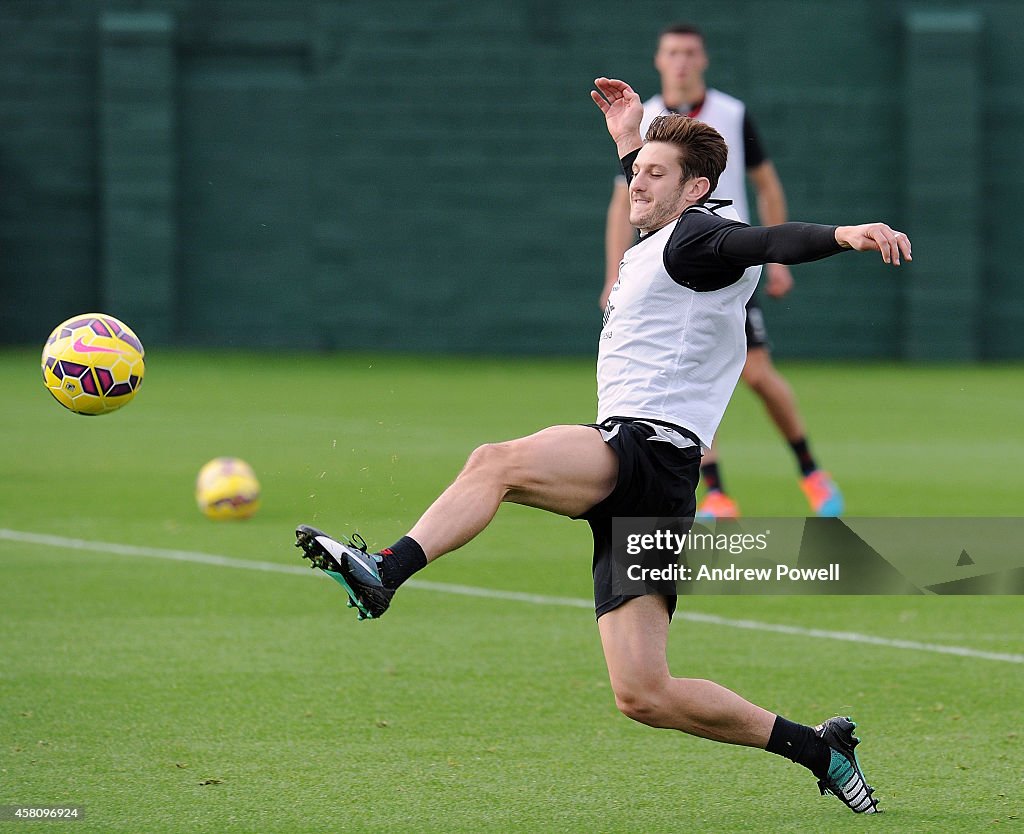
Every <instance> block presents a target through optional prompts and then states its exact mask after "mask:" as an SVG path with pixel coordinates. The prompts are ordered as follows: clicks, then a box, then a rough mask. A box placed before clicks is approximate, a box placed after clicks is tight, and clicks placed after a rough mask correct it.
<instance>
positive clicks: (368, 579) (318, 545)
mask: <svg viewBox="0 0 1024 834" xmlns="http://www.w3.org/2000/svg"><path fill="white" fill-rule="evenodd" d="M295 546H296V547H299V548H302V552H303V558H306V559H309V561H310V562H312V566H313V567H314V568H319V569H320V570H322V571H323V572H324V573H326V574H327V575H328V576H329V577H331V579H333V580H334V581H335V582H337V583H338V584H339V585H341V587H342V588H344V589H345V593H346V594H348V605H349V608H355V609H357V610H358V612H359V619H360V620H375V619H377V618H379V617H380V616H381V615H383V614H384V612H385V611H387V610H388V606H389V605H391V598H392V597H393V596H394V595H395V592H394V591H393V590H391V589H390V588H385V587H384V583H383V582H382V581H381V577H380V571H379V570H378V568H377V564H378V562H380V558H381V557H380V556H378V555H377V554H375V553H367V552H366V542H364V541H363V540H362V537H360V536H358V535H356V536H353V537H352V542H351V543H350V544H346V543H344V542H340V541H337V540H336V539H332V538H331V537H330V536H328V535H327V534H326V533H324V532H323V531H322V530H317V529H316V528H315V527H310V526H309V525H306V524H300V525H299V526H298V527H297V528H295Z"/></svg>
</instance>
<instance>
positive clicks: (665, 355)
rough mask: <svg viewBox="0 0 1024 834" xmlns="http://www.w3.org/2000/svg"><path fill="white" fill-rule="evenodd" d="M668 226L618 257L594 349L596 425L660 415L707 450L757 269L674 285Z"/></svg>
mask: <svg viewBox="0 0 1024 834" xmlns="http://www.w3.org/2000/svg"><path fill="white" fill-rule="evenodd" d="M689 211H704V212H708V210H707V209H705V208H692V209H689ZM708 213H710V212H708ZM675 227H676V224H675V223H669V224H668V225H667V226H665V228H663V229H659V230H658V231H657V232H655V233H654V234H652V235H650V236H648V237H645V238H644V239H643V240H641V241H640V242H639V243H636V244H635V245H633V246H632V247H631V248H629V249H627V250H626V253H625V254H624V255H623V257H622V263H621V264H620V265H619V280H618V281H616V282H615V285H614V286H613V287H612V291H611V294H610V295H609V297H608V306H607V308H606V309H605V323H604V329H603V330H602V331H601V340H600V344H599V347H598V356H597V422H599V423H602V422H604V421H605V420H607V419H608V418H609V417H631V418H634V419H649V420H662V421H664V422H667V423H672V424H673V425H676V426H680V427H682V428H685V429H689V430H690V431H692V432H693V433H694V434H695V435H697V437H698V438H699V439H700V441H701V444H702V445H703V446H704V447H705V448H708V447H710V446H711V441H712V440H713V439H714V436H715V432H716V431H717V429H718V424H719V423H720V422H721V421H722V415H723V414H724V413H725V408H726V406H727V405H728V404H729V398H730V397H731V396H732V392H733V389H734V388H735V387H736V383H737V382H738V381H739V378H740V372H741V371H742V370H743V363H744V361H745V360H746V357H747V339H746V336H745V335H744V332H743V327H744V322H745V321H746V311H745V310H744V305H745V304H746V303H747V301H748V299H749V298H750V296H751V295H752V294H753V292H754V287H756V286H757V280H758V277H759V276H760V273H761V269H760V267H751V268H750V269H747V270H746V271H745V272H744V273H743V276H742V277H741V278H740V279H739V280H738V281H737V282H736V283H734V284H731V285H729V286H728V287H723V288H722V289H720V290H712V291H710V292H695V291H694V290H691V289H687V288H686V287H683V286H680V285H679V284H677V283H676V282H675V281H673V280H672V277H671V276H670V275H669V274H668V271H667V270H666V269H665V264H664V252H665V246H666V244H667V243H668V241H669V238H670V237H671V236H672V232H673V230H674V229H675Z"/></svg>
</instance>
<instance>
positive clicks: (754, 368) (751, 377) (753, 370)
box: [743, 363, 770, 394]
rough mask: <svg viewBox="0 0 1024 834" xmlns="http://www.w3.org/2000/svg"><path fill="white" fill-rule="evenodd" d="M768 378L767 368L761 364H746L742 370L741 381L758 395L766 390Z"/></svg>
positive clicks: (768, 371)
mask: <svg viewBox="0 0 1024 834" xmlns="http://www.w3.org/2000/svg"><path fill="white" fill-rule="evenodd" d="M769 377H770V370H769V368H768V367H766V366H765V365H763V364H761V363H757V364H755V365H750V364H748V365H747V366H746V367H745V368H744V369H743V381H744V382H745V383H746V384H747V385H748V386H749V387H750V388H752V389H753V390H754V391H755V392H756V393H758V394H762V393H764V392H765V391H766V390H767V388H768V380H769Z"/></svg>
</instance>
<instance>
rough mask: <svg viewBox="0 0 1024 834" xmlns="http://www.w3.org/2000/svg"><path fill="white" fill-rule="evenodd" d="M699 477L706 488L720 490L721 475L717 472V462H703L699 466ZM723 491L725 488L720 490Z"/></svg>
mask: <svg viewBox="0 0 1024 834" xmlns="http://www.w3.org/2000/svg"><path fill="white" fill-rule="evenodd" d="M700 479H701V480H702V481H703V482H704V486H705V488H706V489H708V490H712V489H718V490H722V476H721V475H720V474H719V473H718V463H717V462H712V463H703V464H701V467H700ZM722 491H723V492H724V491H725V490H722Z"/></svg>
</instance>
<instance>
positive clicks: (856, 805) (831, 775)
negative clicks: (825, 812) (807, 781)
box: [814, 716, 879, 814]
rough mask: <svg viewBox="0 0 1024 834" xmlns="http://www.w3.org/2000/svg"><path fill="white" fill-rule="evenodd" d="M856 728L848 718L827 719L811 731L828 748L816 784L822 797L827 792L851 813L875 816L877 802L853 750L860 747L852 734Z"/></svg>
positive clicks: (877, 809)
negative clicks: (825, 770) (828, 754)
mask: <svg viewBox="0 0 1024 834" xmlns="http://www.w3.org/2000/svg"><path fill="white" fill-rule="evenodd" d="M856 727H857V725H856V724H854V723H853V721H852V720H851V719H849V718H842V717H840V716H836V717H835V718H829V719H828V720H827V721H824V722H822V723H821V724H819V725H818V726H817V727H815V728H814V732H816V733H817V734H818V736H819V737H820V738H821V740H822V741H824V742H825V743H826V744H827V745H828V746H829V747H831V748H832V761H831V762H830V763H829V767H828V775H827V776H826V777H825V778H824V779H820V780H819V781H818V788H819V789H820V790H821V794H822V796H824V795H825V794H826V793H830V794H832V795H833V796H835V797H837V798H838V799H839V800H840V801H841V802H842V803H843V804H844V805H845V806H846V807H847V808H849V809H850V810H851V811H853V813H855V814H876V813H878V812H879V808H878V800H877V799H875V798H874V796H873V794H874V792H875V789H874V788H872V787H871V786H870V785H869V784H868V783H867V780H866V779H865V778H864V771H862V770H861V769H860V762H858V761H857V754H856V753H855V752H854V749H853V748H855V747H856V746H857V745H858V744H860V739H859V738H857V737H856V736H855V735H854V734H853V731H854V729H855V728H856Z"/></svg>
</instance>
